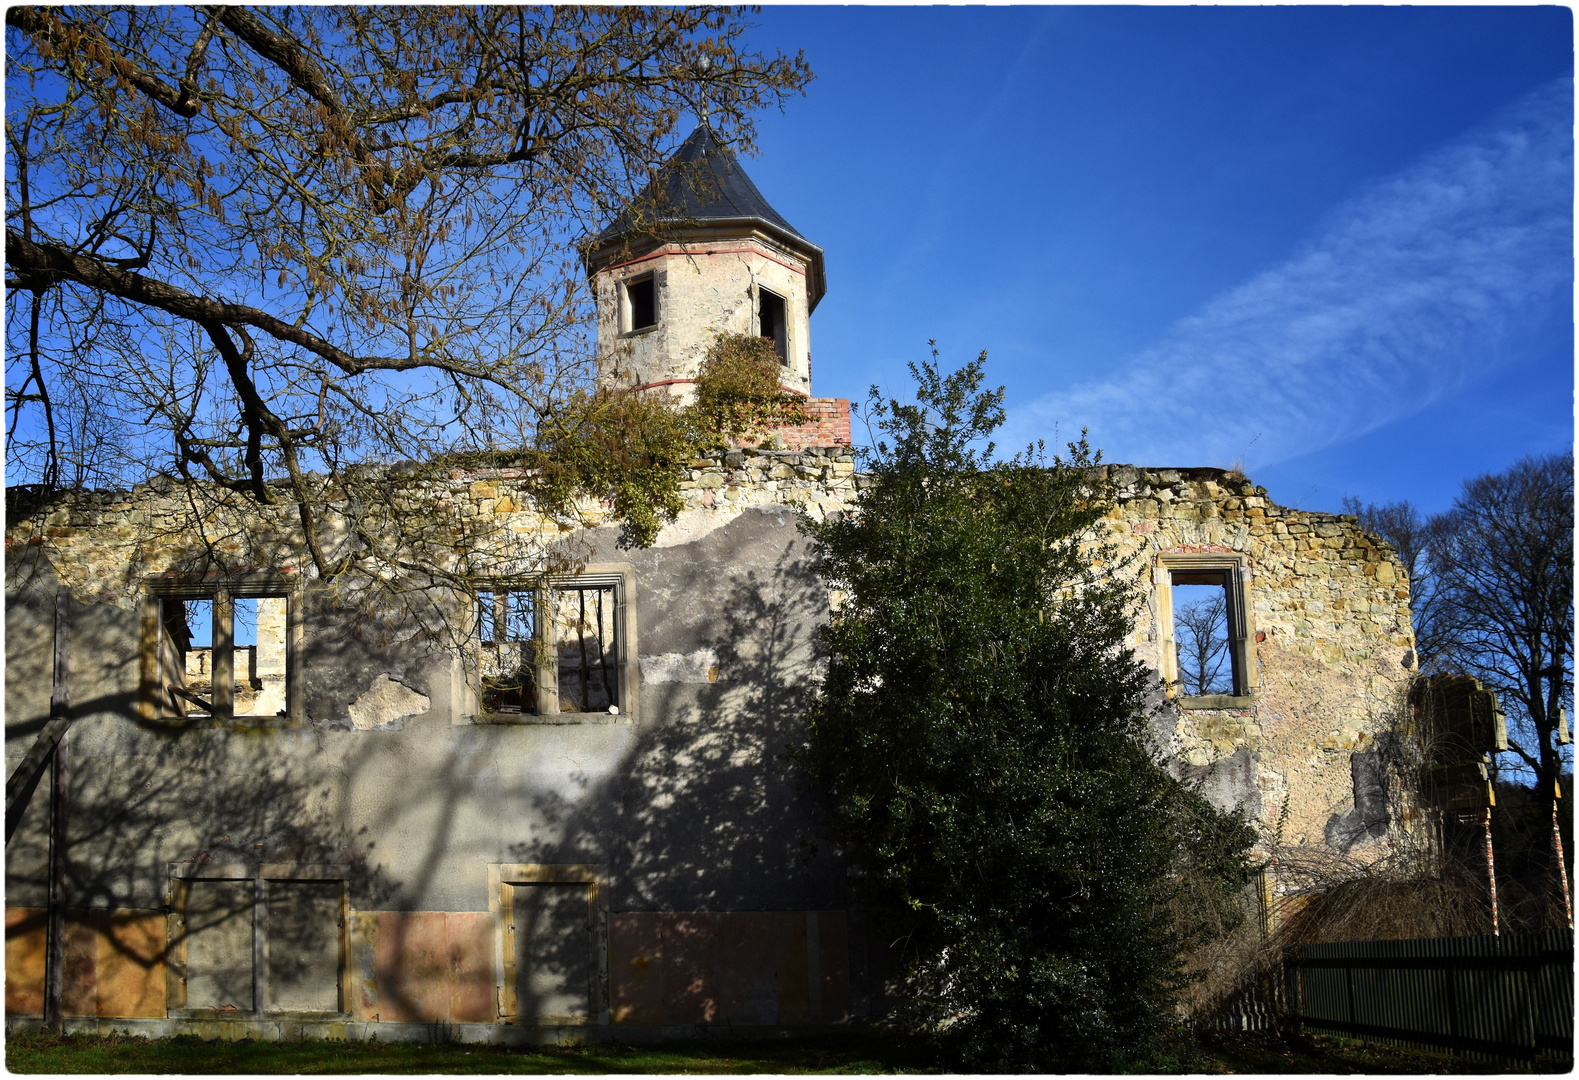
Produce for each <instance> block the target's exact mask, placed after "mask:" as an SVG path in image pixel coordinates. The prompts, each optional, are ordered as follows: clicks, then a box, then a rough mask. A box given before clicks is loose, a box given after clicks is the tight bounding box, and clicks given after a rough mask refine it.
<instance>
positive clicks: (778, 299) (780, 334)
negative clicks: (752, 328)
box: [757, 289, 789, 364]
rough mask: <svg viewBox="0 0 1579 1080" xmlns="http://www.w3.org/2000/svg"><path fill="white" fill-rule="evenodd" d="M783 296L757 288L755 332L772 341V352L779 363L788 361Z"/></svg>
mask: <svg viewBox="0 0 1579 1080" xmlns="http://www.w3.org/2000/svg"><path fill="white" fill-rule="evenodd" d="M785 330H786V327H785V318H784V298H783V297H782V296H778V295H775V294H774V293H770V292H768V291H767V290H766V289H758V290H757V333H758V334H760V335H761V336H762V337H765V338H768V339H769V340H771V341H772V342H773V352H774V354H775V355H777V356H778V358H779V363H781V364H787V363H789V348H788V342H787V335H786V333H785Z"/></svg>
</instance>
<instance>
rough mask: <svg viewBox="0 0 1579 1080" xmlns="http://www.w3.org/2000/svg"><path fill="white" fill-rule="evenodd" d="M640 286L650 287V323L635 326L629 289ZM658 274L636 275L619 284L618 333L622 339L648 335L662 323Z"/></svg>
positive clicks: (634, 311) (661, 303)
mask: <svg viewBox="0 0 1579 1080" xmlns="http://www.w3.org/2000/svg"><path fill="white" fill-rule="evenodd" d="M640 285H651V287H652V322H650V323H643V324H642V325H641V326H637V325H636V302H635V300H634V299H632V297H631V289H632V288H634V287H636V286H640ZM658 286H659V281H658V274H657V273H656V272H649V273H646V274H637V275H635V276H633V277H630V278H627V279H626V280H624V281H621V282H620V283H619V306H620V310H619V316H620V332H621V336H623V337H635V336H638V335H641V334H648V333H651V332H652V331H654V330H656V329H657V328H658V327H659V325H660V324H662V322H663V298H662V292H663V290H662V289H660V288H659V287H658Z"/></svg>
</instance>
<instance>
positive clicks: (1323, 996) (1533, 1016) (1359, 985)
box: [1283, 930, 1574, 1061]
mask: <svg viewBox="0 0 1579 1080" xmlns="http://www.w3.org/2000/svg"><path fill="white" fill-rule="evenodd" d="M1573 964H1574V933H1573V931H1572V930H1546V931H1543V932H1541V933H1538V934H1522V935H1507V936H1504V937H1500V938H1499V937H1458V938H1417V939H1415V940H1411V941H1345V942H1336V943H1331V944H1322V945H1303V946H1300V947H1298V948H1295V949H1291V950H1290V951H1289V955H1288V957H1287V962H1286V966H1285V969H1284V983H1285V986H1284V988H1283V989H1284V992H1285V993H1286V994H1287V1010H1288V1013H1287V1016H1288V1019H1289V1020H1290V1021H1292V1022H1293V1023H1295V1024H1297V1025H1299V1026H1300V1027H1301V1028H1302V1029H1303V1030H1305V1031H1309V1032H1313V1033H1317V1034H1330V1035H1347V1036H1351V1037H1360V1038H1365V1039H1370V1040H1375V1041H1379V1042H1388V1043H1395V1044H1398V1045H1403V1046H1413V1047H1417V1048H1420V1049H1434V1050H1450V1051H1452V1052H1454V1053H1456V1054H1462V1055H1466V1056H1470V1057H1474V1058H1480V1059H1485V1060H1499V1061H1500V1060H1533V1059H1535V1058H1547V1059H1556V1060H1560V1061H1572V1060H1573V1038H1574V1027H1573V1024H1574V972H1573Z"/></svg>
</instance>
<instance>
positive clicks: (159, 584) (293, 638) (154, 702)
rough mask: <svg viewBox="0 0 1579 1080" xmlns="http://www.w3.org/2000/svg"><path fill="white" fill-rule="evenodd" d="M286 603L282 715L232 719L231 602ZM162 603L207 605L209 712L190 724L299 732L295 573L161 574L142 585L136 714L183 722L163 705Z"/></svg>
mask: <svg viewBox="0 0 1579 1080" xmlns="http://www.w3.org/2000/svg"><path fill="white" fill-rule="evenodd" d="M282 596H283V597H284V598H285V715H284V716H245V715H244V716H239V717H238V716H236V715H235V670H234V668H235V662H234V661H235V646H234V645H233V644H232V642H233V641H234V639H235V632H234V629H235V627H234V620H235V601H236V600H243V599H266V598H271V597H282ZM166 600H210V601H212V602H213V604H214V617H213V626H212V635H213V636H212V638H211V646H210V647H211V649H212V653H211V656H212V661H211V662H212V665H213V666H212V669H211V670H212V684H213V686H212V694H213V701H212V704H213V706H214V707H213V710H212V712H211V713H210V714H209V715H207V716H196V717H191V718H190V722H193V723H201V722H205V721H206V722H210V723H221V724H241V725H243V726H247V727H297V726H299V725H300V724H301V722H302V718H303V716H304V714H305V711H306V710H305V702H306V693H305V686H304V682H303V679H302V673H301V657H302V649H301V642H302V636H303V625H302V578H301V575H300V574H298V573H294V572H274V571H260V572H257V573H248V574H161V575H157V576H155V577H151V578H148V579H146V580H145V581H144V582H143V592H142V605H141V606H142V612H141V616H142V626H141V642H140V650H139V651H140V652H141V654H142V680H141V692H140V694H139V701H138V711H139V713H140V715H141V716H142V718H143V719H144V720H148V721H154V722H158V721H176V722H183V721H185V720H186V719H187V718H185V717H182V716H180V715H179V714H177V713H175V712H174V711H173V710H171V711H167V710H166V708H165V706H164V703H163V702H162V701H161V686H162V681H161V672H160V664H159V639H160V628H159V615H160V612H159V606H160V603H161V602H162V601H166Z"/></svg>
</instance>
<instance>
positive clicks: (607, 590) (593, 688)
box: [552, 585, 620, 713]
mask: <svg viewBox="0 0 1579 1080" xmlns="http://www.w3.org/2000/svg"><path fill="white" fill-rule="evenodd" d="M552 596H553V618H554V625H553V642H554V652H555V660H556V666H557V674H558V684H559V711H560V712H562V713H575V712H608V711H609V708H610V706H615V707H617V706H618V705H619V704H620V699H619V683H620V680H619V662H620V657H619V645H618V638H617V637H616V629H617V628H616V627H615V625H614V624H615V617H616V614H617V610H618V609H617V605H616V601H615V588H614V586H612V585H593V586H587V587H573V588H558V589H555V590H554V591H553V593H552Z"/></svg>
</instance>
